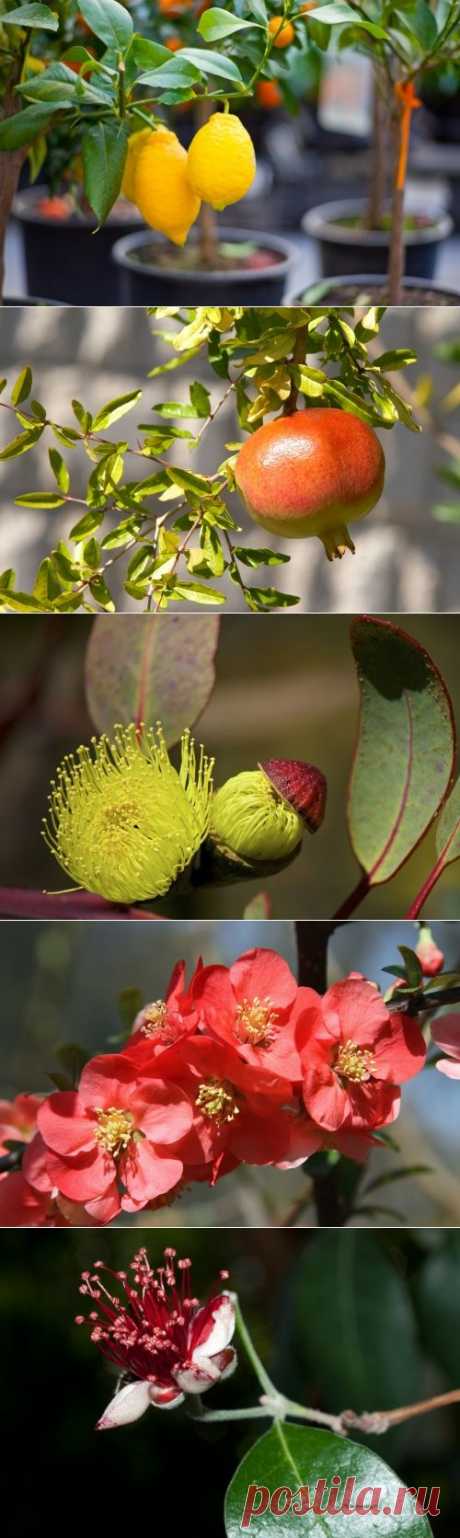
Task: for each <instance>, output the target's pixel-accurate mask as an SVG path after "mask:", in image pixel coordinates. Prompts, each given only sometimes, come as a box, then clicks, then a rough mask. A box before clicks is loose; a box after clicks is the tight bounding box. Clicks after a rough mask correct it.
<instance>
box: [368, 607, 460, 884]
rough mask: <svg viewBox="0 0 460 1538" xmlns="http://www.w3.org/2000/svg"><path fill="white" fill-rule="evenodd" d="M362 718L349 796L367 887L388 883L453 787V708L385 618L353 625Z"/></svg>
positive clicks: (415, 649) (423, 661)
mask: <svg viewBox="0 0 460 1538" xmlns="http://www.w3.org/2000/svg"><path fill="white" fill-rule="evenodd" d="M351 642H352V650H353V655H354V658H355V661H356V665H357V670H358V681H359V685H360V691H361V716H360V723H359V732H358V741H357V745H356V749H355V758H354V765H353V770H352V777H351V785H350V797H349V830H350V837H351V842H352V846H353V849H354V852H355V854H356V857H357V859H358V860H359V863H360V865H361V866H362V868H363V870H364V871H366V872H367V874H368V878H369V882H370V884H371V885H375V884H376V883H378V882H380V881H388V880H389V879H390V877H391V876H393V875H394V874H395V872H396V871H397V870H399V868H400V866H401V865H403V864H404V861H405V860H407V859H408V857H409V855H410V854H411V853H412V850H413V849H415V848H416V846H417V844H418V843H419V842H420V840H421V839H422V838H423V836H424V834H425V833H426V831H427V829H428V828H429V827H430V825H431V823H432V822H433V818H434V817H435V816H436V813H437V812H438V811H439V808H440V806H441V805H442V803H443V801H444V798H445V796H446V793H447V790H448V788H449V784H450V781H451V776H452V771H453V763H454V754H455V731H454V724H453V715H452V705H451V701H450V698H449V694H448V692H447V689H446V686H445V684H444V682H443V679H442V678H441V675H440V673H439V672H438V669H437V668H436V666H435V664H434V662H433V661H432V658H431V657H430V656H429V654H428V652H426V651H425V649H424V647H423V646H420V644H419V642H418V641H415V640H414V639H413V637H412V636H410V635H407V634H406V632H405V631H404V630H400V629H399V628H398V627H397V626H395V625H393V624H392V623H391V622H390V621H389V620H381V619H373V618H369V617H368V616H363V617H362V618H361V619H358V620H355V621H354V622H353V624H352V627H351Z"/></svg>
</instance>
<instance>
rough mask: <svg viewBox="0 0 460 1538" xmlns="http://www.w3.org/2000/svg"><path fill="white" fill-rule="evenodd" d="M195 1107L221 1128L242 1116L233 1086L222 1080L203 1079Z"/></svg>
mask: <svg viewBox="0 0 460 1538" xmlns="http://www.w3.org/2000/svg"><path fill="white" fill-rule="evenodd" d="M195 1105H197V1106H198V1110H199V1111H202V1113H203V1116H209V1117H210V1119H211V1121H216V1122H217V1123H218V1125H219V1126H221V1127H224V1126H225V1124H226V1123H227V1122H231V1121H234V1120H235V1117H236V1116H239V1114H240V1112H239V1106H237V1103H236V1097H235V1095H234V1092H233V1089H232V1086H231V1084H227V1083H225V1081H224V1080H222V1079H203V1080H202V1083H201V1084H200V1086H199V1089H198V1094H197V1097H196V1100H195Z"/></svg>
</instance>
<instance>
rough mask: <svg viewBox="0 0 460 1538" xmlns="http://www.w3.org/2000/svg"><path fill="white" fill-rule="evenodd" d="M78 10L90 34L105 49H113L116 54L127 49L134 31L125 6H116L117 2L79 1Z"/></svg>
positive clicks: (99, 0)
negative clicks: (86, 23) (89, 29)
mask: <svg viewBox="0 0 460 1538" xmlns="http://www.w3.org/2000/svg"><path fill="white" fill-rule="evenodd" d="M79 10H80V13H81V15H82V16H83V17H84V20H85V21H87V22H88V26H89V27H90V28H91V32H94V36H95V37H99V38H100V40H101V43H105V44H106V46H107V48H114V49H115V51H116V53H123V52H124V51H125V49H126V48H128V46H129V44H130V42H131V38H132V35H133V30H134V29H133V21H132V17H131V16H130V15H129V11H127V10H126V6H125V5H118V3H117V0H81V5H79Z"/></svg>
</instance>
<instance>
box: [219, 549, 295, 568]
mask: <svg viewBox="0 0 460 1538" xmlns="http://www.w3.org/2000/svg"><path fill="white" fill-rule="evenodd" d="M233 554H234V556H235V557H236V560H237V561H241V563H242V565H243V566H284V565H286V563H287V562H288V561H290V559H291V557H290V556H289V555H278V554H277V552H276V550H270V549H268V548H267V549H264V548H262V549H260V550H253V549H252V547H251V546H248V547H247V548H246V547H245V546H243V545H234V546H233Z"/></svg>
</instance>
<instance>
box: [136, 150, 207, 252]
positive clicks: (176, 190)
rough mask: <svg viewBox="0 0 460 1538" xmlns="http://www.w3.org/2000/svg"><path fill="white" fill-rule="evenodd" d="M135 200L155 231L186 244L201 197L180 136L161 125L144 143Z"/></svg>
mask: <svg viewBox="0 0 460 1538" xmlns="http://www.w3.org/2000/svg"><path fill="white" fill-rule="evenodd" d="M134 201H135V203H137V207H138V209H139V212H140V213H141V214H142V217H143V219H145V222H146V224H150V226H151V228H152V229H153V230H161V233H162V235H167V237H168V240H172V241H174V244H175V245H176V246H183V245H184V244H185V241H186V239H187V235H188V232H189V229H190V226H191V225H192V224H194V221H195V219H196V217H197V214H199V212H200V198H199V197H198V196H197V194H196V192H195V191H194V190H193V188H192V187H191V186H190V182H189V180H188V175H187V154H186V151H185V150H184V148H183V146H182V144H180V143H179V140H178V138H177V135H176V134H174V133H172V132H171V130H170V129H169V128H158V129H157V130H156V132H155V133H154V134H152V135H151V137H150V139H149V142H148V143H147V144H143V145H142V146H141V149H140V152H139V154H138V156H137V158H136V162H135V166H134Z"/></svg>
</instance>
